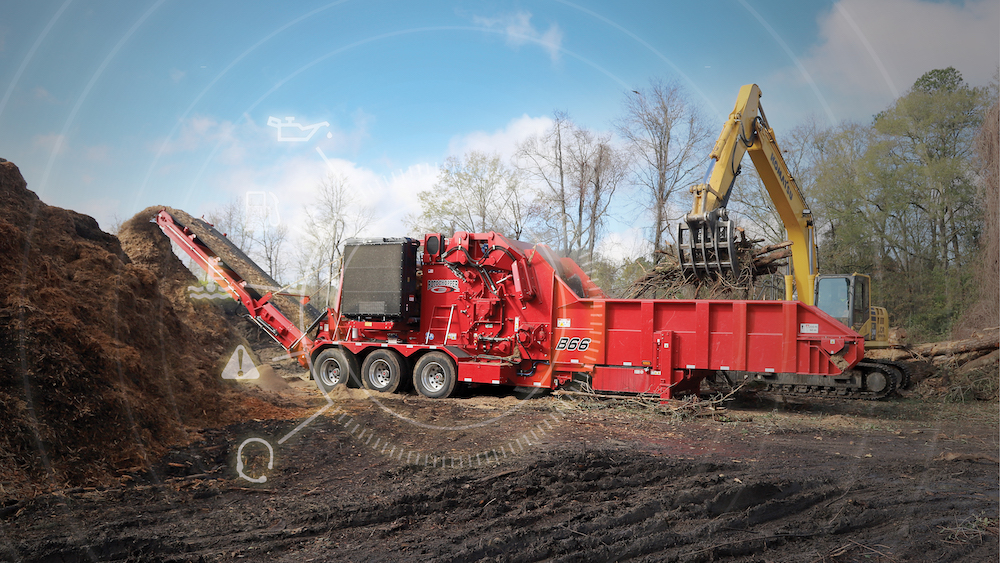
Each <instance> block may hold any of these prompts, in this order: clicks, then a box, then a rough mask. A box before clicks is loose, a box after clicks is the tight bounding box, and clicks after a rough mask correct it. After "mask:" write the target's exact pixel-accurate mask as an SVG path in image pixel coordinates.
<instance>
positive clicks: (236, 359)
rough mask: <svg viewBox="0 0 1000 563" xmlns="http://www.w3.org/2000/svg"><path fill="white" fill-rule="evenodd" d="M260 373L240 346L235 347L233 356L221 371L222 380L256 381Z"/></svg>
mask: <svg viewBox="0 0 1000 563" xmlns="http://www.w3.org/2000/svg"><path fill="white" fill-rule="evenodd" d="M259 377H260V372H259V371H257V365H256V364H254V363H253V359H252V358H251V357H250V353H249V352H247V349H246V348H244V347H243V345H242V344H240V345H239V346H237V347H236V350H234V351H233V355H232V357H231V358H229V361H228V362H227V363H226V367H225V368H224V369H223V370H222V379H257V378H259Z"/></svg>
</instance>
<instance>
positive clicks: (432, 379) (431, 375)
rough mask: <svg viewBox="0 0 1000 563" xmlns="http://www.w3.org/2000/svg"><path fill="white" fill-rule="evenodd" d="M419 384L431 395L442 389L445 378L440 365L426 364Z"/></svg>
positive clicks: (434, 363)
mask: <svg viewBox="0 0 1000 563" xmlns="http://www.w3.org/2000/svg"><path fill="white" fill-rule="evenodd" d="M420 383H421V384H423V386H424V389H427V390H428V391H430V392H432V393H436V392H438V391H440V390H442V389H444V384H445V376H444V368H443V367H441V364H439V363H437V362H432V363H430V364H427V366H426V367H425V368H424V371H423V372H421V374H420Z"/></svg>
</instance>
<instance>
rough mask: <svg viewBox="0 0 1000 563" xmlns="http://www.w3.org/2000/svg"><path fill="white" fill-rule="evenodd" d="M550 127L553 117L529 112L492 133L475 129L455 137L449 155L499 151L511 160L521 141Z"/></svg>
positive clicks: (450, 143)
mask: <svg viewBox="0 0 1000 563" xmlns="http://www.w3.org/2000/svg"><path fill="white" fill-rule="evenodd" d="M550 127H552V119H551V118H549V117H545V116H543V117H530V116H529V115H528V114H524V115H522V116H521V117H518V118H515V119H512V120H511V121H510V122H509V123H507V125H506V126H505V127H504V128H503V129H498V130H496V131H493V132H492V133H487V132H486V131H473V132H472V133H467V134H465V135H461V136H458V137H454V138H453V139H452V140H451V141H450V142H449V143H448V155H449V156H462V155H463V154H465V153H467V152H470V151H480V152H485V153H499V154H500V156H501V157H502V158H504V159H506V160H509V159H510V157H511V156H513V155H514V151H515V150H516V149H517V144H518V143H519V142H521V141H523V140H525V139H527V138H528V137H530V136H531V135H541V134H543V133H545V131H546V130H547V129H549V128H550Z"/></svg>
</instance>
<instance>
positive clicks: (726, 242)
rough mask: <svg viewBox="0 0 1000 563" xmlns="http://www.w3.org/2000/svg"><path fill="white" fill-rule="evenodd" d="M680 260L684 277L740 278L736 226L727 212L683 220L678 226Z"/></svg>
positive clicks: (678, 257)
mask: <svg viewBox="0 0 1000 563" xmlns="http://www.w3.org/2000/svg"><path fill="white" fill-rule="evenodd" d="M720 211H721V213H720ZM677 259H678V261H679V262H680V266H681V270H682V271H683V272H684V273H685V274H694V275H695V276H696V277H697V278H698V279H714V278H715V277H717V276H727V275H728V276H730V277H733V278H736V277H738V276H739V273H740V261H739V254H737V251H736V226H735V224H734V222H733V221H731V220H729V216H728V214H726V212H725V209H722V210H715V211H712V212H710V213H707V214H697V215H694V214H690V213H689V214H687V215H685V216H684V221H682V222H681V223H680V224H678V225H677Z"/></svg>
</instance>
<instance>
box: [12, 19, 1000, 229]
mask: <svg viewBox="0 0 1000 563" xmlns="http://www.w3.org/2000/svg"><path fill="white" fill-rule="evenodd" d="M0 13H3V14H4V19H3V20H0V96H2V97H0V132H2V134H0V157H4V158H7V159H8V160H11V161H13V162H14V163H16V164H17V165H18V166H19V167H20V168H21V171H22V173H23V174H24V176H25V178H26V180H27V181H28V185H29V188H31V189H33V190H35V191H36V192H37V193H38V194H39V195H40V196H41V197H42V199H43V200H44V201H46V202H47V203H49V204H52V205H57V206H61V207H67V208H71V209H75V210H77V211H80V212H83V213H87V214H90V215H93V216H94V217H95V218H97V219H98V221H99V222H100V223H101V224H102V226H104V227H106V228H107V227H108V226H110V224H111V222H112V221H113V219H114V218H115V217H117V218H119V219H127V218H129V217H131V216H132V215H133V214H134V213H135V212H136V211H138V210H140V209H142V208H144V207H146V206H149V205H153V204H166V205H172V206H177V207H181V208H183V209H185V210H187V211H189V212H191V213H192V214H194V215H200V214H202V213H205V212H208V211H210V210H211V209H213V208H216V207H218V206H219V205H220V204H222V203H223V202H226V201H228V200H230V199H232V198H234V197H244V196H245V194H246V192H248V191H251V192H253V191H260V192H270V193H271V194H272V196H270V197H271V199H269V201H273V202H277V207H278V208H279V211H280V213H281V217H282V218H283V219H282V220H283V221H284V222H286V223H287V224H290V225H291V226H293V228H294V227H295V226H296V224H297V223H298V222H299V221H300V219H301V210H302V207H303V205H305V204H306V203H307V202H308V201H309V199H310V197H311V196H310V194H311V193H312V191H313V190H314V189H315V185H316V182H317V181H318V179H319V178H320V177H322V176H323V175H324V174H325V173H326V172H327V171H328V170H330V169H333V170H335V171H336V172H337V173H339V174H342V175H344V176H346V177H348V178H349V180H350V181H351V183H352V185H354V186H357V188H358V197H359V199H360V200H361V201H362V202H363V203H365V204H367V205H370V206H373V207H375V208H376V210H377V213H378V218H379V220H378V221H376V222H375V223H374V224H372V225H371V226H370V227H369V229H368V232H367V233H366V234H369V235H372V236H375V235H377V236H399V235H404V234H407V229H406V227H405V226H404V224H403V219H404V217H405V216H406V215H407V214H408V213H413V212H416V211H417V209H416V193H417V192H419V191H420V190H425V189H429V188H430V187H431V186H432V185H433V184H434V181H435V179H436V177H437V165H438V164H439V163H441V162H443V161H444V159H445V158H447V157H448V156H449V155H458V154H461V153H462V152H464V151H466V150H469V149H472V148H476V149H483V150H493V151H498V152H500V153H502V154H510V152H511V151H512V148H513V146H514V144H515V143H516V142H517V141H518V140H520V139H522V138H524V137H525V136H527V135H530V134H532V133H537V132H540V131H541V130H543V129H544V128H545V126H546V125H547V124H548V116H551V114H552V112H553V110H563V111H566V112H568V113H569V115H570V116H571V117H572V118H573V119H574V120H575V121H576V122H577V123H579V124H580V125H582V126H585V127H588V128H591V129H594V130H598V131H610V130H611V129H612V121H613V120H614V119H615V118H616V117H618V116H619V115H620V114H621V110H622V100H623V97H624V94H625V92H627V91H629V90H632V89H638V88H641V87H644V86H646V85H648V83H649V80H650V79H651V78H662V79H664V80H668V81H669V80H673V81H677V82H678V83H679V84H681V85H682V86H683V87H684V88H685V89H686V90H687V92H688V94H689V96H690V98H691V99H692V100H693V101H694V102H696V103H697V104H698V105H699V106H700V107H701V109H702V111H704V113H705V114H706V117H707V118H708V120H709V123H710V124H711V127H712V129H713V130H715V129H717V128H718V127H721V124H722V122H723V119H724V118H725V116H726V115H727V114H728V112H729V111H730V110H731V109H732V103H733V100H734V99H735V96H736V93H737V91H738V90H739V87H740V86H741V85H743V84H746V83H750V82H756V83H758V84H759V85H760V86H761V88H762V91H763V93H764V98H763V100H762V103H763V104H764V107H765V109H766V110H767V113H768V117H769V120H770V121H771V124H772V125H773V126H774V127H775V129H776V130H777V131H778V132H779V135H780V132H781V131H783V130H786V129H787V128H791V127H793V126H794V125H796V124H798V123H800V122H802V121H803V120H805V119H807V118H809V117H810V116H815V117H816V118H817V119H819V120H820V122H821V123H829V124H833V123H836V122H838V121H840V120H844V119H850V120H868V119H870V117H871V115H873V114H874V113H876V112H878V111H880V110H882V109H884V108H885V107H886V106H887V105H888V104H889V103H890V102H891V101H892V100H893V99H894V98H895V97H896V96H897V95H899V94H901V93H903V92H904V91H905V90H906V89H907V88H908V87H909V86H910V85H911V84H912V83H913V81H914V80H915V79H916V78H917V77H919V76H920V75H921V74H922V73H923V72H926V71H927V70H930V69H933V68H943V67H946V66H954V67H956V68H957V69H958V70H960V71H961V72H962V73H963V75H964V76H965V78H966V80H967V81H968V82H970V83H971V84H974V85H986V84H987V83H988V82H989V81H990V80H991V78H992V76H993V73H994V71H995V70H996V68H997V65H998V61H1000V38H998V37H1000V2H998V1H997V0H984V1H967V2H926V1H919V0H881V1H879V2H871V1H868V0H839V1H837V2H829V1H816V2H809V1H805V2H802V1H770V2H764V1H762V0H711V1H705V2H670V1H661V2H651V1H645V2H638V1H628V0H625V1H618V2H613V3H612V2H594V1H584V0H580V1H576V2H568V1H560V0H540V1H529V0H523V1H515V2H510V1H502V0H496V1H485V0H484V1H471V0H451V1H429V2H401V1H394V2H393V1H379V0H372V1H360V0H353V1H352V0H341V1H337V2H329V1H303V2H294V3H292V2H274V1H257V2H236V1H216V2H204V1H202V2H192V1H181V0H130V1H105V2H86V1H83V0H53V1H45V0H34V1H32V2H20V1H11V0H4V6H3V10H2V12H0ZM289 117H292V118H294V120H293V121H294V122H295V123H298V124H302V125H313V124H319V123H323V122H327V123H328V124H329V125H328V126H326V125H322V126H320V127H317V128H316V133H315V134H314V135H313V136H312V137H311V138H310V139H309V140H308V141H304V142H281V141H279V140H278V139H279V137H278V135H279V133H280V132H282V131H285V132H287V130H285V129H281V128H280V127H271V126H268V120H269V118H274V119H277V120H278V122H279V123H288V121H287V119H286V118H289ZM628 226H629V225H627V221H619V222H617V223H615V227H614V229H613V230H618V231H623V230H624V229H627V227H628Z"/></svg>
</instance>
